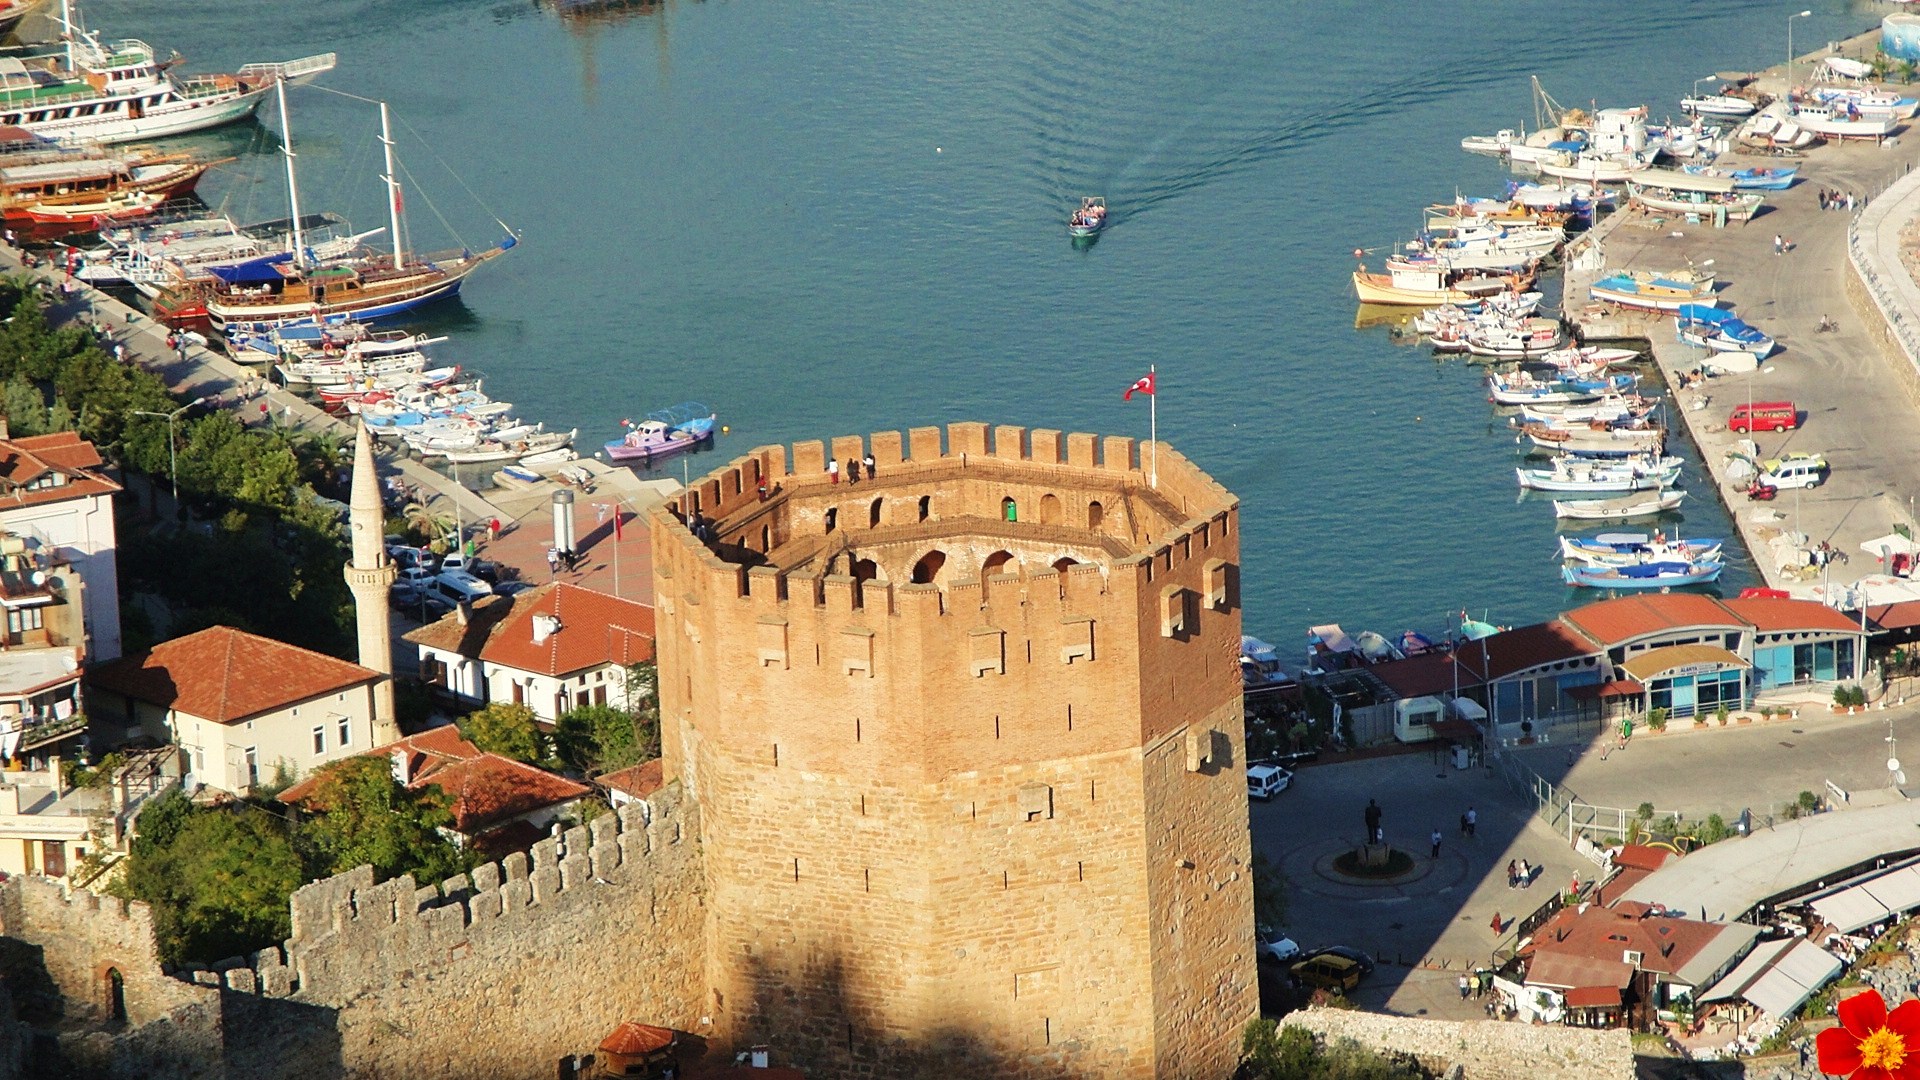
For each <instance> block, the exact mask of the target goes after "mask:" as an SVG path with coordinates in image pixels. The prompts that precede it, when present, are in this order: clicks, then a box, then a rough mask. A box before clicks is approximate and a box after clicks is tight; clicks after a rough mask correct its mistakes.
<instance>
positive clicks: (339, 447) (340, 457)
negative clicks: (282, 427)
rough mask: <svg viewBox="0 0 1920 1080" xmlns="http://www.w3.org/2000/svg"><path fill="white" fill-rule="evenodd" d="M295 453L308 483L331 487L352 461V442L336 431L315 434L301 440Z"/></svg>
mask: <svg viewBox="0 0 1920 1080" xmlns="http://www.w3.org/2000/svg"><path fill="white" fill-rule="evenodd" d="M296 452H297V453H298V454H299V456H300V466H301V472H303V473H305V474H306V477H307V480H308V481H309V482H311V483H312V484H314V485H315V486H316V487H318V486H325V487H333V486H334V485H335V484H336V483H337V482H338V480H339V477H340V474H341V473H342V472H343V471H345V469H346V468H347V465H348V463H349V462H351V461H352V460H353V440H352V439H350V438H348V437H347V436H346V435H345V434H344V433H342V432H338V431H320V432H315V433H314V434H312V435H309V436H307V437H306V439H304V440H302V442H301V443H300V446H299V447H298V449H297V450H296Z"/></svg>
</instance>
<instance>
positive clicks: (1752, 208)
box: [1627, 169, 1766, 226]
mask: <svg viewBox="0 0 1920 1080" xmlns="http://www.w3.org/2000/svg"><path fill="white" fill-rule="evenodd" d="M1737 186H1738V185H1737V184H1736V183H1735V181H1734V180H1733V179H1732V178H1731V177H1725V176H1702V175H1695V174H1693V173H1689V172H1677V171H1675V170H1673V169H1645V170H1642V171H1641V172H1640V173H1639V174H1638V175H1636V176H1634V178H1633V179H1632V180H1630V181H1628V182H1627V191H1628V192H1629V194H1630V195H1631V196H1632V199H1633V201H1634V202H1637V203H1639V204H1640V205H1641V206H1644V207H1646V208H1648V209H1649V210H1663V211H1666V212H1667V213H1672V214H1697V215H1699V216H1700V217H1701V218H1702V219H1704V220H1710V221H1711V222H1712V223H1713V224H1714V225H1717V226H1724V225H1725V224H1726V223H1727V222H1729V221H1741V222H1745V221H1751V220H1753V215H1754V214H1756V213H1758V212H1759V210H1760V206H1761V203H1763V202H1764V201H1765V199H1766V196H1764V195H1761V194H1760V193H1758V192H1752V191H1736V190H1734V189H1735V188H1736V187H1737Z"/></svg>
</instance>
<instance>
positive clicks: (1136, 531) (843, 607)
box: [653, 422, 1238, 619]
mask: <svg viewBox="0 0 1920 1080" xmlns="http://www.w3.org/2000/svg"><path fill="white" fill-rule="evenodd" d="M943 436H944V438H943ZM868 454H871V455H872V457H873V459H874V468H873V475H864V474H865V472H866V470H865V469H864V468H861V469H860V470H859V471H860V472H861V473H862V474H863V475H862V476H861V478H860V479H859V480H858V481H855V480H854V477H853V472H854V468H855V467H854V465H853V464H851V463H857V462H859V461H861V460H862V459H863V458H864V457H865V456H866V455H868ZM829 455H830V456H829ZM829 460H832V461H836V462H840V463H841V466H840V473H839V475H838V477H837V478H836V477H835V476H833V475H830V474H829V473H827V471H826V463H827V462H828V461H829ZM1156 474H1157V478H1158V479H1157V483H1156V482H1155V476H1156ZM1237 518H1238V501H1237V500H1236V499H1235V498H1234V497H1233V496H1232V495H1231V494H1230V493H1229V492H1227V490H1226V489H1225V488H1223V487H1222V486H1221V485H1219V484H1218V483H1217V482H1215V481H1214V480H1213V479H1212V478H1211V477H1209V476H1208V475H1206V473H1204V472H1203V471H1201V470H1200V469H1199V468H1198V467H1197V466H1195V465H1194V464H1193V463H1192V462H1191V461H1189V460H1188V459H1187V458H1186V457H1185V456H1183V455H1181V454H1180V453H1178V452H1177V451H1175V450H1174V449H1172V448H1171V447H1169V446H1166V445H1165V444H1157V445H1156V444H1149V443H1141V442H1136V440H1134V439H1131V438H1127V437H1117V436H1114V437H1106V438H1101V437H1098V436H1094V435H1090V434H1084V433H1072V434H1063V433H1061V432H1058V431H1052V430H1045V429H1040V430H1028V429H1026V428H1023V427H1017V426H1010V425H1002V426H999V427H994V428H989V427H988V425H986V424H983V423H977V422H965V423H956V424H952V425H950V426H949V427H947V428H946V429H945V430H944V432H943V431H942V429H940V428H932V427H927V428H914V429H912V430H910V431H908V432H906V433H905V434H904V435H903V434H902V433H900V432H880V433H876V434H874V435H871V436H868V437H866V438H864V439H863V438H861V437H859V436H843V437H839V438H835V439H833V440H831V441H830V442H823V441H818V440H815V441H810V442H801V443H796V444H795V445H793V446H792V447H790V448H789V447H781V446H765V447H760V448H758V449H755V450H754V451H752V452H751V453H749V454H747V455H744V456H742V457H739V458H736V459H734V460H733V461H732V462H730V463H728V464H727V465H726V466H725V467H723V468H720V469H717V470H715V471H714V472H712V473H710V474H708V475H707V476H705V477H702V478H701V479H699V480H697V481H695V482H694V483H693V484H692V485H691V486H690V488H689V490H688V491H686V492H685V493H683V494H682V495H681V496H680V497H679V498H678V499H677V500H675V501H672V502H669V503H667V504H665V505H664V506H662V507H660V508H658V509H656V510H655V511H654V513H653V527H654V529H655V532H656V543H655V546H654V557H655V560H656V566H657V569H658V572H659V574H660V576H661V577H662V579H664V580H667V581H672V582H674V583H676V584H675V586H674V592H677V593H679V594H680V595H682V596H685V597H690V598H696V599H695V600H694V601H693V602H699V600H700V599H705V600H710V601H712V602H720V601H723V600H740V601H745V602H746V603H747V604H748V606H750V607H751V608H752V609H753V611H754V613H755V614H756V616H762V617H778V616H781V615H783V614H790V613H791V609H792V608H794V607H796V606H807V607H818V608H821V609H823V610H825V611H827V612H833V611H844V612H849V613H852V612H858V613H860V614H861V615H862V616H863V617H867V618H880V617H883V616H884V617H894V618H905V619H916V618H919V617H927V616H940V615H946V614H949V613H964V614H967V615H971V614H973V613H974V612H976V611H979V610H981V608H982V607H983V606H988V607H991V606H994V605H998V604H1001V603H1003V602H1008V603H1017V604H1018V605H1019V607H1020V608H1021V609H1023V610H1026V611H1030V612H1046V611H1053V612H1055V613H1057V614H1060V615H1067V614H1072V613H1074V612H1076V611H1080V610H1083V609H1084V607H1085V606H1086V605H1088V604H1093V605H1102V604H1108V603H1119V604H1123V605H1125V606H1127V607H1128V608H1136V607H1137V606H1138V599H1137V598H1138V597H1139V596H1142V595H1145V594H1146V593H1148V592H1150V591H1152V590H1153V587H1154V583H1155V582H1156V581H1157V580H1159V579H1161V578H1162V577H1164V576H1168V575H1180V574H1181V573H1182V571H1183V570H1185V568H1186V564H1187V563H1189V562H1191V561H1196V560H1198V561H1205V560H1207V559H1210V558H1213V557H1214V556H1213V554H1212V552H1214V551H1215V550H1216V549H1217V548H1219V547H1221V546H1222V544H1221V542H1222V541H1224V540H1225V539H1226V538H1227V536H1228V535H1229V534H1230V533H1231V531H1232V530H1233V529H1235V528H1236V527H1237V525H1238V521H1237ZM696 530H697V531H699V532H700V534H701V535H700V536H698V537H696V535H695V532H696ZM1009 576H1011V577H1012V578H1013V579H1014V581H1015V582H1017V584H1009V583H1008V582H1005V581H1003V580H1001V579H1004V578H1007V577H1009ZM919 585H930V586H933V587H932V588H915V587H914V586H919Z"/></svg>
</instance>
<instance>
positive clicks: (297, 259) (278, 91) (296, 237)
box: [273, 77, 307, 266]
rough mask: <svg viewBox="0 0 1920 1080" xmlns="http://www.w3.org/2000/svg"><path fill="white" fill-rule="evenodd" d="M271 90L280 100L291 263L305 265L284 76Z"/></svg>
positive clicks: (298, 195)
mask: <svg viewBox="0 0 1920 1080" xmlns="http://www.w3.org/2000/svg"><path fill="white" fill-rule="evenodd" d="M273 90H274V94H275V95H276V97H277V99H278V100H279V102H280V152H281V153H283V154H285V155H286V157H287V209H288V210H289V211H290V212H291V213H292V214H293V264H294V265H295V266H305V265H307V233H306V230H305V229H304V228H302V227H301V225H300V181H299V178H298V177H296V176H295V175H294V168H293V157H294V154H293V124H292V122H291V121H290V120H288V119H287V80H286V78H285V77H281V78H277V79H275V80H274V81H273Z"/></svg>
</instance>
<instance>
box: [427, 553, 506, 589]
mask: <svg viewBox="0 0 1920 1080" xmlns="http://www.w3.org/2000/svg"><path fill="white" fill-rule="evenodd" d="M449 570H459V571H461V572H463V573H467V574H472V575H473V576H474V577H477V578H479V579H480V580H481V581H485V582H489V583H491V582H495V581H498V580H500V568H499V567H497V566H495V565H494V564H493V563H491V562H488V561H487V560H486V559H481V558H477V557H470V556H468V555H467V554H465V553H464V552H460V551H449V552H447V555H446V557H445V558H443V559H441V560H440V572H441V573H443V574H444V573H446V572H447V571H449Z"/></svg>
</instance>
